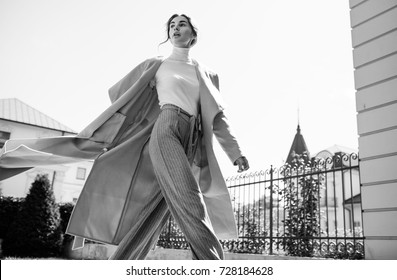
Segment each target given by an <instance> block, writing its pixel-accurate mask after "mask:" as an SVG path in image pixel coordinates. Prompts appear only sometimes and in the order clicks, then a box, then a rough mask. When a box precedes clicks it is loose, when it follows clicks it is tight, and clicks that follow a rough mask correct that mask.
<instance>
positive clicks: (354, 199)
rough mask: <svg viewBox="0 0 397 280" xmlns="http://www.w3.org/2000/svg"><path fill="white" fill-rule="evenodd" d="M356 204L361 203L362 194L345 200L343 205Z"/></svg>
mask: <svg viewBox="0 0 397 280" xmlns="http://www.w3.org/2000/svg"><path fill="white" fill-rule="evenodd" d="M355 203H361V194H360V193H359V194H356V195H355V196H353V197H351V198H348V199H346V200H345V202H344V203H343V204H355Z"/></svg>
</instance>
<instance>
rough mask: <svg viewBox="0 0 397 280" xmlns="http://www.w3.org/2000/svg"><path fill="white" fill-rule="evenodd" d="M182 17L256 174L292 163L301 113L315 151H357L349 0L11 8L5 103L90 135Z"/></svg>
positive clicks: (4, 18) (1, 91)
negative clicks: (192, 26)
mask: <svg viewBox="0 0 397 280" xmlns="http://www.w3.org/2000/svg"><path fill="white" fill-rule="evenodd" d="M174 13H185V14H187V15H189V16H190V17H192V18H193V20H194V21H195V22H196V24H197V26H198V29H199V37H198V38H199V40H198V43H197V45H196V46H195V47H194V48H193V49H192V51H191V55H192V57H194V58H196V59H197V60H199V61H201V62H202V63H204V64H205V65H207V66H208V67H210V68H211V69H213V70H214V71H215V72H217V73H218V74H219V77H220V84H221V92H222V94H223V95H224V98H225V100H226V102H227V103H228V105H229V109H228V118H229V120H230V122H231V124H232V126H233V128H234V130H235V133H236V135H237V137H238V140H239V142H240V145H241V146H242V148H243V150H244V151H245V154H246V156H247V158H248V159H249V161H250V164H251V170H250V171H259V170H263V169H268V168H269V167H270V165H271V164H273V165H274V166H279V165H281V164H282V162H283V160H285V159H286V157H287V153H288V151H289V148H290V146H291V144H292V140H293V138H294V135H295V133H296V127H297V124H298V108H299V122H300V126H301V129H302V134H303V136H304V138H305V140H306V144H307V145H308V148H309V151H310V152H311V153H312V154H314V153H316V152H319V151H320V150H323V149H325V148H328V147H330V146H333V145H335V144H338V145H341V146H346V147H349V148H353V149H357V146H358V136H357V125H356V111H355V90H354V80H353V58H352V47H351V33H350V31H351V29H350V18H349V3H348V0H338V1H318V0H302V1H296V0H283V1H269V0H244V1H232V0H221V1H219V0H218V1H217V0H200V1H197V0H195V1H180V0H179V1H174V0H167V1H161V0H158V1H154V0H134V1H131V0H129V1H127V0H68V1H64V0H34V1H32V0H0V42H1V43H0V98H14V97H15V98H19V99H20V100H22V101H23V102H25V103H27V104H29V105H30V106H32V107H34V108H36V109H38V110H40V111H41V112H43V113H45V114H47V115H49V116H51V117H52V118H54V119H56V120H57V121H59V122H61V123H63V124H65V125H67V126H69V127H71V128H72V129H74V130H76V131H80V130H82V129H83V128H84V127H85V126H86V125H88V124H89V123H90V122H91V121H92V120H94V119H95V117H96V116H98V115H99V114H100V113H101V112H102V111H103V110H104V109H105V108H107V106H109V105H110V101H109V99H108V96H107V90H108V88H109V87H110V86H112V85H113V84H114V83H116V82H117V81H118V80H119V79H121V78H122V77H123V76H124V75H125V74H126V73H128V72H129V71H130V70H131V69H132V68H133V67H135V66H136V65H137V64H138V63H140V62H141V61H143V60H144V59H146V58H149V57H153V56H157V55H168V54H169V52H170V44H169V43H167V44H166V45H163V46H161V47H160V48H158V45H159V43H160V42H162V41H164V39H165V36H166V35H165V22H166V21H167V19H168V18H169V17H170V16H171V15H172V14H174ZM216 150H217V155H218V157H219V162H220V164H221V168H222V170H223V171H224V175H225V176H226V177H227V176H231V175H234V174H236V172H235V169H236V168H235V167H233V166H232V165H231V163H230V162H229V161H228V159H227V158H226V155H224V154H223V153H222V152H221V151H220V148H219V147H218V146H217V147H216Z"/></svg>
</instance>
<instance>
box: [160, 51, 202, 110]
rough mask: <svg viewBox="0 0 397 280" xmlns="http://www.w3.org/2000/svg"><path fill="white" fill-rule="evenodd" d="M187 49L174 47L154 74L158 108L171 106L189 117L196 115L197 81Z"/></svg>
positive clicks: (197, 99) (197, 100) (194, 68)
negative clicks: (174, 106) (183, 111)
mask: <svg viewBox="0 0 397 280" xmlns="http://www.w3.org/2000/svg"><path fill="white" fill-rule="evenodd" d="M189 50H190V49H189V48H177V47H174V48H173V50H172V53H171V55H170V56H169V57H168V58H167V59H165V61H164V62H163V63H162V64H161V66H160V68H159V69H158V71H157V73H156V78H155V79H156V88H157V94H158V97H159V104H160V107H161V106H163V105H164V104H173V105H176V106H178V107H180V108H181V109H183V110H185V111H186V112H188V113H189V114H191V115H194V116H197V115H198V105H199V81H198V78H197V73H196V67H195V65H194V64H193V62H192V59H191V58H190V56H189Z"/></svg>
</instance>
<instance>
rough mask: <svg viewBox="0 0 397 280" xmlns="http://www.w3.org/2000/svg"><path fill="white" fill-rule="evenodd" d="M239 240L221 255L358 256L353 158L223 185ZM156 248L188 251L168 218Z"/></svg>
mask: <svg viewBox="0 0 397 280" xmlns="http://www.w3.org/2000/svg"><path fill="white" fill-rule="evenodd" d="M226 183H227V186H228V188H229V192H230V196H231V198H232V204H233V208H234V213H235V219H236V222H237V227H238V234H239V237H238V239H236V240H221V244H222V246H223V248H224V250H225V251H229V252H235V253H251V254H252V253H253V254H270V255H272V254H277V255H291V256H306V257H326V258H339V259H347V258H348V259H361V258H363V257H364V244H363V243H364V242H363V240H364V237H363V234H362V218H361V195H360V182H359V166H358V156H357V154H354V153H353V154H342V153H339V154H338V153H337V154H335V155H334V156H332V157H328V158H316V159H311V160H308V159H306V158H304V157H299V156H297V158H296V161H295V162H294V163H293V164H292V165H284V166H282V167H280V168H273V167H271V168H270V169H268V170H266V171H259V172H254V173H248V174H243V175H240V176H235V177H231V178H228V179H227V180H226ZM158 245H159V246H162V247H165V248H180V249H186V248H188V246H189V245H188V243H187V242H186V240H185V238H184V236H183V233H182V232H181V230H180V229H179V228H178V226H177V225H176V224H175V222H174V221H173V220H172V219H171V220H170V221H169V223H168V224H167V226H166V228H165V229H164V230H163V232H162V234H161V235H160V239H159V242H158Z"/></svg>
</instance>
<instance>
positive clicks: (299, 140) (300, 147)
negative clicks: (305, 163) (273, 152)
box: [286, 124, 310, 164]
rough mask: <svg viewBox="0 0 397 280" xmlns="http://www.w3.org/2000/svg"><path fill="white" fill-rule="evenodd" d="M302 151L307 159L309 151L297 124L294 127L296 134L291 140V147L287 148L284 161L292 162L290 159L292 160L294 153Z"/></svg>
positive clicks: (299, 153)
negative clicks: (295, 127) (287, 151)
mask: <svg viewBox="0 0 397 280" xmlns="http://www.w3.org/2000/svg"><path fill="white" fill-rule="evenodd" d="M304 153H305V154H306V155H307V160H309V159H310V153H309V150H308V148H307V146H306V142H305V139H304V138H303V135H302V134H301V128H300V126H299V124H298V127H297V129H296V134H295V137H294V141H293V142H292V145H291V148H290V150H289V153H288V156H287V160H286V163H289V164H292V161H293V160H294V157H295V155H303V154H304Z"/></svg>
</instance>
